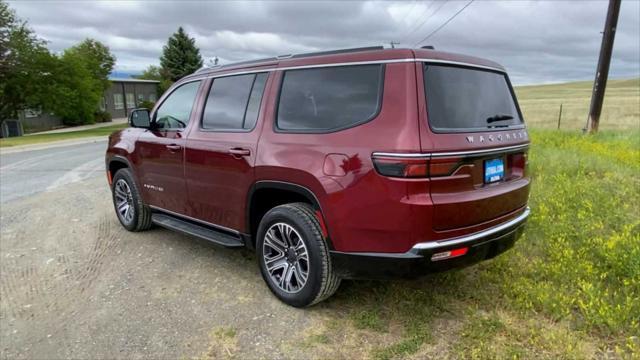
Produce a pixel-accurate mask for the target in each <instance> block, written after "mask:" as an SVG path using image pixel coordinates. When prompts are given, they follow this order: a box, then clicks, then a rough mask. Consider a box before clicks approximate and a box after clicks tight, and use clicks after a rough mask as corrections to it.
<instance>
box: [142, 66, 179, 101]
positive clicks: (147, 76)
mask: <svg viewBox="0 0 640 360" xmlns="http://www.w3.org/2000/svg"><path fill="white" fill-rule="evenodd" d="M136 78H138V79H144V80H156V81H160V84H159V85H158V97H160V95H162V94H163V93H164V92H165V91H167V89H168V88H169V87H170V86H171V84H172V83H173V82H172V81H171V80H169V79H165V78H164V77H163V76H162V69H160V68H159V67H158V66H154V65H149V67H147V68H146V69H145V70H144V71H143V72H142V74H140V75H138V76H136Z"/></svg>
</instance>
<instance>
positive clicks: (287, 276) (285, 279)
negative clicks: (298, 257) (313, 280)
mask: <svg viewBox="0 0 640 360" xmlns="http://www.w3.org/2000/svg"><path fill="white" fill-rule="evenodd" d="M292 276H293V266H291V265H289V264H288V263H287V268H286V270H285V271H284V272H283V273H282V277H281V278H280V281H281V285H284V287H283V288H284V290H285V291H291V277H292Z"/></svg>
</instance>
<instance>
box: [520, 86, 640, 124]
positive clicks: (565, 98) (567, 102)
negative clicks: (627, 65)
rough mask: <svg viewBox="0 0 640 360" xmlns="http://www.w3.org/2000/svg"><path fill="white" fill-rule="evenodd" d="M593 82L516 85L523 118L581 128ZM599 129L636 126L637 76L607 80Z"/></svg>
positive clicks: (639, 107)
mask: <svg viewBox="0 0 640 360" xmlns="http://www.w3.org/2000/svg"><path fill="white" fill-rule="evenodd" d="M592 87H593V82H591V81H580V82H573V83H565V84H553V85H536V86H520V87H517V88H516V93H517V95H518V101H519V103H520V107H521V109H522V112H523V115H524V118H525V121H526V122H527V124H528V126H529V127H533V128H553V129H555V128H557V125H558V113H559V111H560V104H562V120H561V124H560V128H561V129H572V130H579V129H582V128H583V127H584V126H585V124H586V121H587V115H588V113H589V105H590V102H591V91H592ZM600 128H601V129H603V130H607V129H608V130H621V129H629V128H632V129H640V78H638V79H628V80H609V82H608V83H607V89H606V93H605V98H604V105H603V108H602V114H601V117H600Z"/></svg>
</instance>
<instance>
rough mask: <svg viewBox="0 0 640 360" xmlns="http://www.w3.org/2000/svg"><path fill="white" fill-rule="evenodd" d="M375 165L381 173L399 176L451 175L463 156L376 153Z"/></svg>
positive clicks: (374, 156) (374, 157)
mask: <svg viewBox="0 0 640 360" xmlns="http://www.w3.org/2000/svg"><path fill="white" fill-rule="evenodd" d="M372 159H373V165H374V167H375V168H376V171H377V172H378V173H379V174H380V175H384V176H389V177H398V178H426V177H429V176H431V177H434V176H448V175H451V173H453V172H454V171H455V170H456V169H457V168H458V167H459V166H460V164H461V160H462V159H461V158H457V157H456V158H453V157H447V158H434V159H429V157H428V156H419V155H418V156H408V155H407V156H405V155H395V154H393V155H391V154H374V155H373V157H372Z"/></svg>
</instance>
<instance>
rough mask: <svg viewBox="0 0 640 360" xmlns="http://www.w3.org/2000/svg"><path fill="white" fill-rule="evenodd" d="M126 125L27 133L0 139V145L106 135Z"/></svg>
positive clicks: (7, 145)
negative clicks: (53, 132) (62, 131)
mask: <svg viewBox="0 0 640 360" xmlns="http://www.w3.org/2000/svg"><path fill="white" fill-rule="evenodd" d="M127 126H128V125H127V124H118V125H112V126H105V127H101V128H96V129H89V130H82V131H70V132H65V133H55V134H40V135H37V134H36V135H29V136H20V137H12V138H6V139H0V147H10V146H18V145H30V144H40V143H47V142H53V141H61V140H72V139H80V138H85V137H92V136H107V135H110V134H111V133H112V132H114V131H116V130H120V129H123V128H125V127H127Z"/></svg>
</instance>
